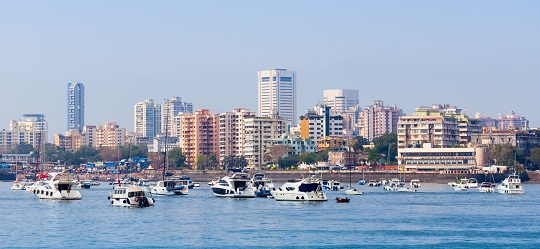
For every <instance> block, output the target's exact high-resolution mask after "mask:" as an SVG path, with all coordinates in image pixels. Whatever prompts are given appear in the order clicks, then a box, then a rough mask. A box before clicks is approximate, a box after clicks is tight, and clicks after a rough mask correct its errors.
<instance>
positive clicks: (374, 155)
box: [368, 149, 381, 165]
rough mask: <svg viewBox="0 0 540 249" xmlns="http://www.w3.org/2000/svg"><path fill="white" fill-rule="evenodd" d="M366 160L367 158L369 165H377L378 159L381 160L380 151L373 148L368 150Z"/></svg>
mask: <svg viewBox="0 0 540 249" xmlns="http://www.w3.org/2000/svg"><path fill="white" fill-rule="evenodd" d="M368 160H369V162H370V164H371V165H378V164H379V160H381V153H379V152H378V151H377V150H375V149H371V150H369V154H368Z"/></svg>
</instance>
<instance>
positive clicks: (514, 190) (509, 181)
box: [497, 174, 525, 194]
mask: <svg viewBox="0 0 540 249" xmlns="http://www.w3.org/2000/svg"><path fill="white" fill-rule="evenodd" d="M497 191H498V192H499V194H525V189H524V188H523V185H522V184H521V179H519V175H516V174H511V175H509V176H508V177H507V178H505V179H504V181H502V183H501V184H500V185H499V186H497Z"/></svg>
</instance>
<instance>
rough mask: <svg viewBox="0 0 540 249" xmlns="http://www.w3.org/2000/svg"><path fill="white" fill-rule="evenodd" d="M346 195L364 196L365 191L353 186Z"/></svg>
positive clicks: (346, 191)
mask: <svg viewBox="0 0 540 249" xmlns="http://www.w3.org/2000/svg"><path fill="white" fill-rule="evenodd" d="M345 194H347V195H363V194H364V191H363V190H362V189H356V188H354V187H352V186H351V187H350V188H349V189H346V190H345Z"/></svg>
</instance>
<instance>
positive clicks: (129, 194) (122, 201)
mask: <svg viewBox="0 0 540 249" xmlns="http://www.w3.org/2000/svg"><path fill="white" fill-rule="evenodd" d="M108 199H109V200H110V201H111V205H113V206H118V207H140V208H142V207H152V206H154V203H155V200H154V198H152V195H151V194H150V195H147V193H146V192H145V191H144V189H143V188H142V187H138V186H133V185H130V184H117V185H115V186H114V192H112V193H110V194H109V197H108Z"/></svg>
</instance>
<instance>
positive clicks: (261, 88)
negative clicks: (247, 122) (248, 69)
mask: <svg viewBox="0 0 540 249" xmlns="http://www.w3.org/2000/svg"><path fill="white" fill-rule="evenodd" d="M258 81H259V82H258V110H257V113H258V115H259V116H260V117H265V116H268V115H274V114H277V115H279V116H280V117H281V118H283V119H286V120H287V121H289V123H290V124H291V126H294V125H296V122H297V116H296V73H295V72H293V71H287V70H286V69H273V70H263V71H259V72H258Z"/></svg>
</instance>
